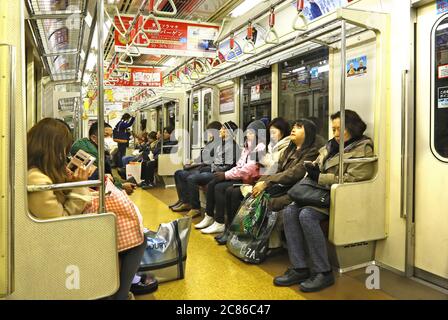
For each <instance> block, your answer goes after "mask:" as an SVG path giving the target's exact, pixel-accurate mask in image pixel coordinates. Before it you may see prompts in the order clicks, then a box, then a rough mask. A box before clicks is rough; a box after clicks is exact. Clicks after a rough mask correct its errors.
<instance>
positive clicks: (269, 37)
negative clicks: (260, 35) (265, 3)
mask: <svg viewBox="0 0 448 320" xmlns="http://www.w3.org/2000/svg"><path fill="white" fill-rule="evenodd" d="M264 41H265V42H266V43H267V44H278V43H279V42H280V39H279V37H278V33H277V31H276V30H275V8H274V7H271V13H270V14H269V32H268V33H267V34H266V38H265V40H264Z"/></svg>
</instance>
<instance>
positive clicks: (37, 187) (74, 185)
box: [27, 180, 101, 192]
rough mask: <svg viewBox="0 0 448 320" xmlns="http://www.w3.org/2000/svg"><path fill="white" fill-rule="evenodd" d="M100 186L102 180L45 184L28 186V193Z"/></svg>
mask: <svg viewBox="0 0 448 320" xmlns="http://www.w3.org/2000/svg"><path fill="white" fill-rule="evenodd" d="M99 185H101V181H100V180H90V181H78V182H66V183H55V184H43V185H39V184H34V185H33V184H32V185H28V186H27V191H28V192H40V191H56V190H68V189H76V188H86V187H98V186H99Z"/></svg>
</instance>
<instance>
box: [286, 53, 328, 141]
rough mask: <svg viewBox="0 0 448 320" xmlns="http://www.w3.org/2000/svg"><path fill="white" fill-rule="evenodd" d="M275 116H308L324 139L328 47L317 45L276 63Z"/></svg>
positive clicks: (326, 114) (325, 130)
mask: <svg viewBox="0 0 448 320" xmlns="http://www.w3.org/2000/svg"><path fill="white" fill-rule="evenodd" d="M279 70H280V73H281V82H280V90H279V91H280V94H279V95H280V96H279V116H280V117H283V118H285V119H288V120H289V121H295V120H297V119H299V118H308V119H311V120H313V121H314V122H315V123H316V126H317V128H318V134H319V135H321V136H322V137H324V138H325V139H328V130H327V128H328V116H329V114H328V71H329V68H328V49H319V50H317V51H313V52H310V53H307V54H306V55H302V56H298V57H295V58H293V59H291V60H288V61H284V62H282V63H280V68H279Z"/></svg>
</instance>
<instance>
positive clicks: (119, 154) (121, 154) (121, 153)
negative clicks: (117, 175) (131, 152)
mask: <svg viewBox="0 0 448 320" xmlns="http://www.w3.org/2000/svg"><path fill="white" fill-rule="evenodd" d="M127 146H128V144H127V143H118V152H117V161H118V163H116V165H117V167H119V168H121V167H123V161H122V160H121V159H122V158H123V157H124V156H125V155H126V148H127Z"/></svg>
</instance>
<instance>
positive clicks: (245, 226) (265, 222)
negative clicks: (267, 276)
mask: <svg viewBox="0 0 448 320" xmlns="http://www.w3.org/2000/svg"><path fill="white" fill-rule="evenodd" d="M268 203H269V195H268V194H267V193H262V194H260V195H259V196H258V197H257V198H255V199H254V198H253V197H248V198H247V199H246V200H244V202H243V204H242V205H241V207H240V209H239V210H238V213H237V215H236V216H235V218H234V219H233V221H232V223H231V225H230V228H229V238H228V240H227V249H228V250H229V251H230V253H232V254H233V255H234V256H236V257H238V258H239V259H241V260H243V261H245V262H248V263H254V264H258V263H261V262H263V261H264V260H265V259H266V255H267V251H268V249H269V248H268V244H269V237H270V236H271V233H272V230H273V228H274V226H275V222H276V221H277V216H278V213H277V212H272V211H271V210H270V209H269V206H268Z"/></svg>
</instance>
